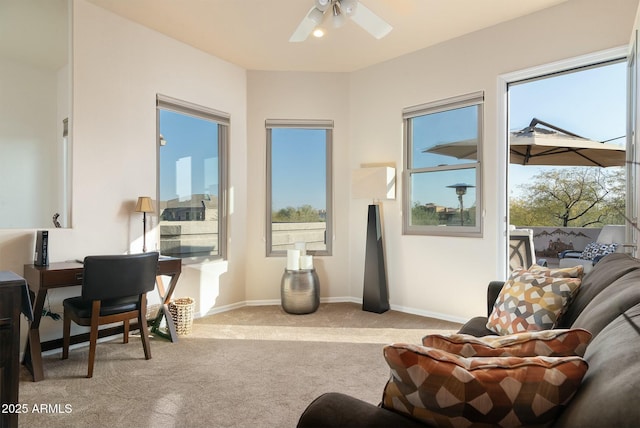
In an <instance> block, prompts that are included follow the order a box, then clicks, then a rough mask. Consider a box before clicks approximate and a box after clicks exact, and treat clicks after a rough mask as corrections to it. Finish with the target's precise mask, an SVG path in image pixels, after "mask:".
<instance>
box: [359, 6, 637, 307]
mask: <svg viewBox="0 0 640 428" xmlns="http://www.w3.org/2000/svg"><path fill="white" fill-rule="evenodd" d="M614 3H615V7H613V4H612V3H610V2H602V1H598V0H580V1H575V0H572V1H569V2H566V3H562V4H561V5H559V6H557V7H554V8H551V9H547V10H544V11H542V12H539V13H536V14H533V15H530V16H526V17H523V18H520V19H516V20H513V21H510V22H507V23H504V24H502V25H498V26H495V27H491V28H488V29H485V30H482V31H478V32H476V33H473V34H469V35H467V36H463V37H460V38H458V39H455V40H451V41H449V42H445V43H442V44H440V45H438V46H435V47H432V48H429V49H425V50H423V51H420V52H416V53H413V54H409V55H406V56H403V57H401V58H398V59H395V60H392V61H388V62H386V63H383V64H379V65H376V66H373V67H369V68H367V69H364V70H361V71H358V72H355V73H353V74H352V75H351V76H350V77H351V79H350V89H351V92H350V105H351V116H350V129H351V135H350V138H349V141H350V146H349V162H350V166H351V167H352V168H355V167H357V166H358V165H359V164H361V163H367V162H383V161H393V162H395V163H396V164H397V165H399V166H400V168H399V171H400V172H401V171H402V169H403V152H402V123H401V110H402V108H404V107H408V106H412V105H416V104H421V103H425V102H429V101H434V100H438V99H442V98H447V97H451V96H455V95H460V94H465V93H469V92H474V91H478V90H484V92H485V118H484V141H485V146H484V162H483V174H484V175H483V184H484V201H483V203H484V211H485V216H484V236H483V238H481V239H479V238H453V237H430V236H403V235H402V217H401V216H402V206H401V202H400V200H397V201H395V202H392V203H385V204H384V212H385V216H386V219H385V238H386V248H387V262H388V263H387V266H388V275H389V295H390V300H391V304H392V307H396V308H403V309H404V310H407V311H410V312H417V313H427V314H436V315H439V316H443V317H445V318H451V319H466V318H468V317H472V316H475V315H481V314H483V313H484V312H485V311H486V307H485V295H486V285H487V283H488V282H489V281H490V280H492V279H499V278H501V277H502V275H503V274H502V272H503V271H502V270H501V269H500V260H498V254H500V246H501V245H505V244H504V237H503V236H504V235H503V232H504V230H505V229H506V225H505V223H504V217H503V216H504V212H502V210H503V209H504V208H502V209H501V208H500V206H501V205H503V206H504V200H505V199H506V195H505V191H504V185H503V184H501V183H503V182H504V171H502V170H501V169H500V168H499V165H500V163H499V162H498V157H499V154H500V151H499V150H498V147H497V144H496V141H498V133H499V132H505V131H504V130H499V129H498V127H497V124H498V121H499V118H498V107H499V101H500V100H499V99H498V89H497V77H498V76H499V75H501V74H504V73H507V72H512V71H516V70H520V69H524V68H529V67H533V66H536V65H541V64H546V63H549V62H553V61H557V60H561V59H566V58H571V57H575V56H579V55H583V54H587V53H591V52H595V51H599V50H604V49H607V48H611V47H617V46H621V45H624V44H626V43H628V40H629V35H630V31H631V28H632V23H633V18H634V16H635V11H636V7H637V3H638V2H637V1H636V0H628V1H626V0H624V1H623V0H619V1H616V2H614ZM596 29H597V30H596ZM398 194H399V195H402V180H399V188H398ZM346 202H347V203H349V204H350V207H351V208H350V210H349V216H350V219H349V224H350V225H351V227H350V229H349V232H350V249H349V255H350V257H351V260H350V264H349V266H350V273H349V278H350V281H349V283H350V284H351V287H352V288H351V294H352V295H353V296H358V295H361V290H362V286H361V283H362V276H363V271H362V268H361V266H363V263H364V255H363V252H362V250H361V248H362V242H363V239H364V238H363V234H362V233H361V230H362V229H363V228H364V224H365V222H366V219H365V217H364V215H362V213H361V211H362V207H361V202H360V201H356V200H353V201H346Z"/></svg>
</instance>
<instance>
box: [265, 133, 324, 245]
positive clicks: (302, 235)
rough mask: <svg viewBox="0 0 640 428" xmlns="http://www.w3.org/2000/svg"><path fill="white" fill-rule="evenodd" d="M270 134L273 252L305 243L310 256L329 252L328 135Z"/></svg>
mask: <svg viewBox="0 0 640 428" xmlns="http://www.w3.org/2000/svg"><path fill="white" fill-rule="evenodd" d="M269 131H270V132H271V151H270V153H271V159H270V162H271V180H270V183H271V189H270V194H271V207H270V208H268V209H270V216H271V249H270V252H280V251H286V250H287V249H293V248H295V243H296V242H305V243H306V248H307V250H309V251H311V252H316V251H327V250H328V248H327V213H328V211H329V210H328V194H329V189H327V174H328V171H327V168H328V155H327V153H328V150H327V133H328V132H329V131H328V130H326V129H300V128H272V129H270V130H269ZM267 250H268V252H269V249H267Z"/></svg>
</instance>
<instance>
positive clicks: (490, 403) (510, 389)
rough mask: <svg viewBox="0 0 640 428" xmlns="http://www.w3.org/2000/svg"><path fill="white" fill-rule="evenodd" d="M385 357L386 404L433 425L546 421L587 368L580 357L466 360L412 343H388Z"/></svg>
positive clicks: (575, 387)
mask: <svg viewBox="0 0 640 428" xmlns="http://www.w3.org/2000/svg"><path fill="white" fill-rule="evenodd" d="M384 356H385V359H386V360H387V363H388V364H389V367H390V368H391V378H390V380H389V381H388V382H387V385H386V387H385V389H384V394H383V402H382V405H383V407H385V408H388V409H392V410H394V411H396V412H400V413H405V414H407V415H410V416H412V417H413V418H416V419H419V420H421V421H423V422H426V423H428V424H431V425H434V426H468V425H471V424H478V425H495V426H520V425H529V424H536V425H541V424H545V423H547V422H550V421H552V420H553V419H554V418H556V417H557V415H558V412H559V411H560V410H561V408H562V406H564V405H566V404H567V403H568V402H569V400H570V399H571V397H572V396H573V395H574V394H575V391H576V390H577V388H578V387H579V385H580V382H581V381H582V378H583V376H584V374H585V373H586V371H587V363H586V362H585V361H584V360H583V359H582V358H581V357H577V356H573V357H526V358H520V357H480V358H465V357H461V356H458V355H454V354H450V353H448V352H444V351H441V350H438V349H435V348H430V347H426V346H418V345H409V344H393V345H388V346H385V348H384Z"/></svg>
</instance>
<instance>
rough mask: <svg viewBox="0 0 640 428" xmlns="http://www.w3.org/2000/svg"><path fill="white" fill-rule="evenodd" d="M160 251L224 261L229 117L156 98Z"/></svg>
mask: <svg viewBox="0 0 640 428" xmlns="http://www.w3.org/2000/svg"><path fill="white" fill-rule="evenodd" d="M157 121H158V162H159V168H158V183H159V189H158V194H159V198H158V201H159V203H158V205H159V206H158V213H159V217H160V222H159V226H160V252H161V254H164V255H169V256H174V257H181V258H190V257H212V258H224V257H225V255H226V254H225V253H226V191H225V190H226V176H227V171H226V170H227V161H226V153H227V149H226V148H227V140H228V134H229V115H228V114H226V113H222V112H219V111H216V110H213V109H209V108H206V107H202V106H198V105H194V104H191V103H187V102H184V101H180V100H176V99H173V98H169V97H166V96H163V95H158V96H157Z"/></svg>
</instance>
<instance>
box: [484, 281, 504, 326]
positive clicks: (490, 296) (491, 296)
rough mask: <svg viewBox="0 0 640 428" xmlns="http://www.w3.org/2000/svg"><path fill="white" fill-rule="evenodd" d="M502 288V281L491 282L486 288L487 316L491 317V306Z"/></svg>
mask: <svg viewBox="0 0 640 428" xmlns="http://www.w3.org/2000/svg"><path fill="white" fill-rule="evenodd" d="M502 286H504V281H491V282H490V283H489V286H488V287H487V316H488V317H490V316H491V312H493V305H494V304H495V303H496V300H497V299H498V296H499V295H500V290H502Z"/></svg>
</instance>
